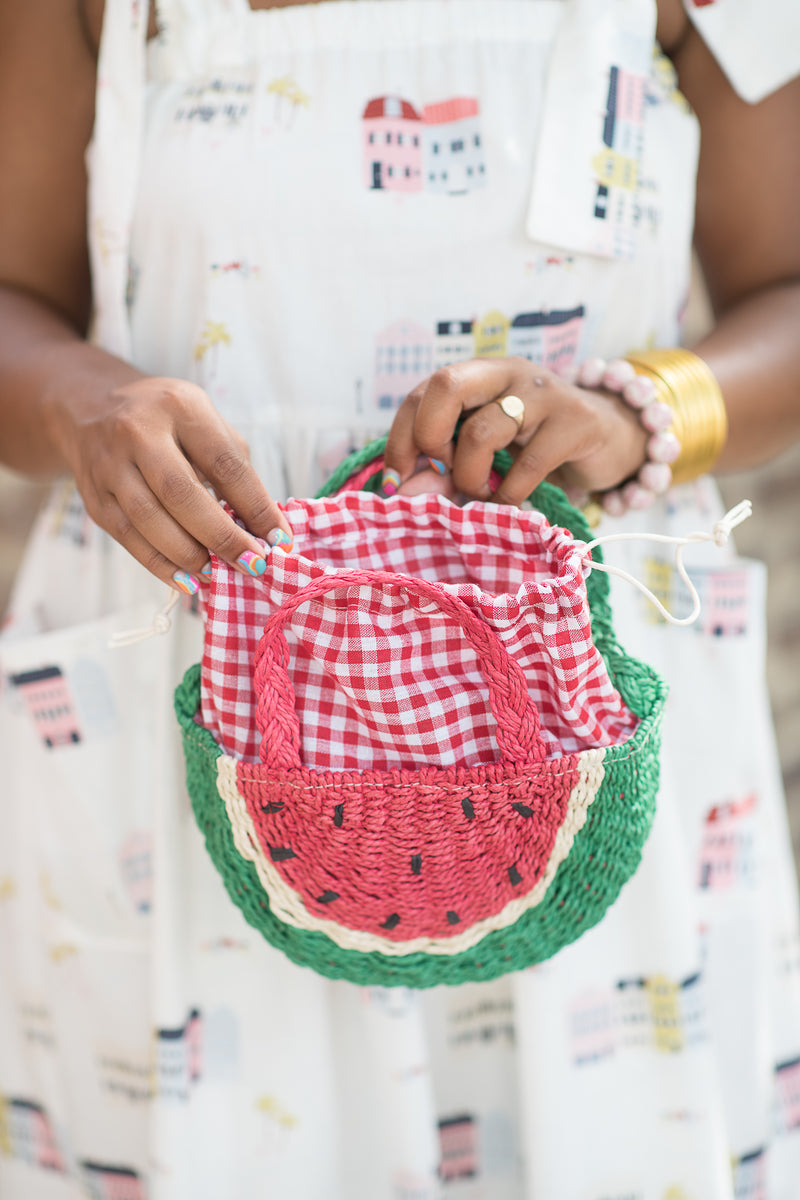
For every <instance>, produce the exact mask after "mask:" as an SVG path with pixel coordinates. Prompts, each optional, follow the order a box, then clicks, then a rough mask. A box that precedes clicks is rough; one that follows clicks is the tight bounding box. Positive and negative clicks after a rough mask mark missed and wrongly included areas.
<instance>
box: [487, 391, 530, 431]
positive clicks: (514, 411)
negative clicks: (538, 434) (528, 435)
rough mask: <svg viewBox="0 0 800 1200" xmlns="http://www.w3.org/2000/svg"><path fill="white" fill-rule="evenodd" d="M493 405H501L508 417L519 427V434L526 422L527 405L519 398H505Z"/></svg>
mask: <svg viewBox="0 0 800 1200" xmlns="http://www.w3.org/2000/svg"><path fill="white" fill-rule="evenodd" d="M492 403H493V404H499V405H500V407H501V408H502V410H503V412H504V413H505V414H506V416H507V417H511V420H512V421H513V422H514V424H515V425H516V427H517V433H519V431H520V429H522V422H523V421H524V420H525V405H524V404H523V403H522V401H521V400H520V398H519V396H504V397H503V399H502V400H494V401H492Z"/></svg>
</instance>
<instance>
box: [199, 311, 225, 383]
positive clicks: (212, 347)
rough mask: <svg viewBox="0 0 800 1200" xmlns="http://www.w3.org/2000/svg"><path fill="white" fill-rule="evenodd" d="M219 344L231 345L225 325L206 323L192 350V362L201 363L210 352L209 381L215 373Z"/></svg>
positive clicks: (217, 322)
mask: <svg viewBox="0 0 800 1200" xmlns="http://www.w3.org/2000/svg"><path fill="white" fill-rule="evenodd" d="M220 343H222V344H223V345H225V346H230V344H231V335H230V334H229V333H228V327H227V325H226V324H225V323H224V321H206V323H205V325H204V326H203V332H202V334H201V335H200V340H199V342H198V343H197V345H196V346H195V348H194V361H195V362H202V361H203V359H204V358H205V356H206V354H208V353H209V351H210V354H211V357H210V358H209V369H208V377H209V379H213V378H214V376H215V375H216V373H217V365H218V359H219V346H220Z"/></svg>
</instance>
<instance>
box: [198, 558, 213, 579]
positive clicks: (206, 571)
mask: <svg viewBox="0 0 800 1200" xmlns="http://www.w3.org/2000/svg"><path fill="white" fill-rule="evenodd" d="M200 574H201V575H203V576H205V578H206V579H210V578H211V559H209V560H208V562H207V563H206V565H205V566H204V567H201V568H200Z"/></svg>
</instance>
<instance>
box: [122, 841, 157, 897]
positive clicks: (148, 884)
mask: <svg viewBox="0 0 800 1200" xmlns="http://www.w3.org/2000/svg"><path fill="white" fill-rule="evenodd" d="M117 860H118V862H119V866H120V871H121V873H122V878H123V880H124V883H125V887H126V889H127V892H128V895H129V896H130V899H131V902H132V904H133V906H134V908H136V910H137V911H138V912H141V913H146V912H149V911H150V905H151V902H152V893H153V838H152V835H151V834H150V833H147V832H145V831H144V830H140V831H137V832H135V833H132V834H130V835H129V836H128V837H127V838H126V839H125V841H124V842H123V843H122V845H121V846H120V848H119V853H118V857H117Z"/></svg>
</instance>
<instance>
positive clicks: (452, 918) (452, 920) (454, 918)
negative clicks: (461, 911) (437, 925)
mask: <svg viewBox="0 0 800 1200" xmlns="http://www.w3.org/2000/svg"><path fill="white" fill-rule="evenodd" d="M460 920H461V917H460V916H459V915H458V913H457V912H453V910H452V908H451V909H450V911H449V912H448V914H447V924H448V925H458V923H459V921H460Z"/></svg>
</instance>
